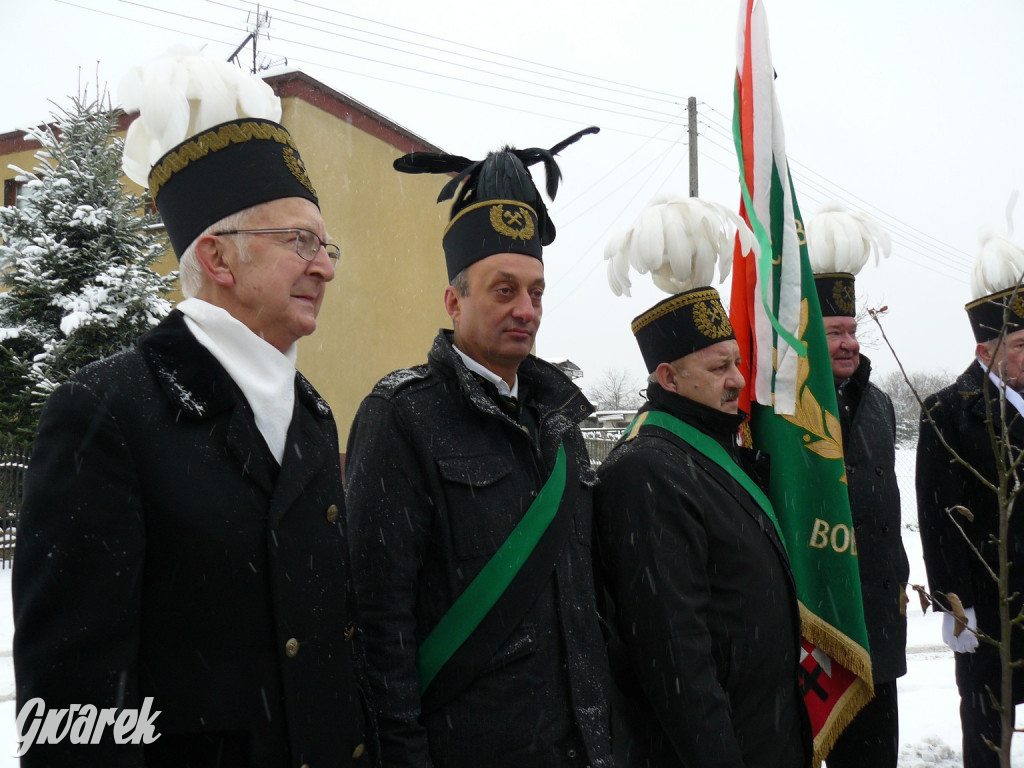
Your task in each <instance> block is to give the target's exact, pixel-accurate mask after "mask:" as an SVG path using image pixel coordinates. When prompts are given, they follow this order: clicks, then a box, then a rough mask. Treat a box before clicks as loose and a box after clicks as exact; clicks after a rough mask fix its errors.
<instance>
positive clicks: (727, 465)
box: [626, 411, 786, 549]
mask: <svg viewBox="0 0 1024 768" xmlns="http://www.w3.org/2000/svg"><path fill="white" fill-rule="evenodd" d="M644 424H650V425H651V426H652V427H661V428H662V429H664V430H665V431H667V432H671V433H672V434H673V435H675V436H676V437H678V438H679V439H680V440H682V441H683V442H685V443H688V444H689V445H691V446H693V447H694V448H695V449H696V450H697V451H699V452H700V453H702V454H703V455H704V456H705V457H707V458H708V459H710V460H711V461H713V462H715V464H717V465H718V466H720V467H721V468H722V469H724V470H725V471H726V472H728V473H729V476H730V477H732V479H733V480H735V481H736V482H737V483H739V484H740V485H741V486H743V490H745V491H746V492H747V493H749V494H750V495H751V497H753V499H754V501H756V502H757V503H758V506H760V507H761V510H762V511H763V512H764V513H765V514H766V515H767V516H768V519H769V520H771V521H772V524H773V525H774V526H775V532H776V533H777V534H778V536H779V541H780V542H781V543H782V548H783V549H786V540H785V539H784V538H783V537H782V529H781V528H779V521H778V519H777V518H776V517H775V509H774V508H773V507H772V502H771V500H770V499H769V498H768V496H767V495H766V494H765V492H764V491H762V490H761V489H760V488H759V487H758V485H757V483H755V482H754V481H753V480H752V479H751V477H750V475H748V474H747V473H746V472H744V471H743V468H742V467H740V465H739V464H737V463H736V460H735V459H733V457H732V456H730V455H729V452H728V451H727V450H725V448H723V447H722V446H721V444H720V443H719V442H718V441H717V440H715V439H714V438H712V437H709V436H708V435H706V434H704V433H703V432H701V431H700V430H699V429H697V428H696V427H694V426H692V425H690V424H687V423H686V422H685V421H683V420H682V419H679V418H677V417H675V416H673V415H672V414H670V413H665V412H664V411H644V412H643V413H642V414H640V415H639V416H637V417H636V418H635V419H634V420H633V423H632V424H630V425H629V429H628V430H627V432H626V434H630V435H631V434H633V433H634V431H635V430H637V429H639V428H640V427H642V426H643V425H644Z"/></svg>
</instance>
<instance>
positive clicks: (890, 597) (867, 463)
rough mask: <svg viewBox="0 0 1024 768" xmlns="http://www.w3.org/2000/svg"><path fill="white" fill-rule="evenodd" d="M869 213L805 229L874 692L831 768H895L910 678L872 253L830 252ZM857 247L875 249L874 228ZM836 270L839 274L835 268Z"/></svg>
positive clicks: (903, 559)
mask: <svg viewBox="0 0 1024 768" xmlns="http://www.w3.org/2000/svg"><path fill="white" fill-rule="evenodd" d="M865 222H867V223H868V224H871V223H872V222H869V221H868V220H867V219H866V218H865V216H864V214H850V213H848V212H846V211H843V210H841V209H839V208H837V207H830V208H828V209H826V210H825V211H823V212H822V213H819V214H818V215H817V216H815V217H814V218H812V219H811V220H810V221H809V222H808V225H807V232H808V257H809V259H810V263H811V268H812V269H813V270H814V272H815V275H814V287H815V291H816V293H817V295H818V302H819V304H820V305H821V314H822V320H823V321H824V324H825V339H826V341H827V342H828V353H829V357H830V358H831V361H832V376H833V379H834V381H835V386H836V402H837V404H838V406H839V421H840V425H841V427H842V434H843V455H844V457H845V461H846V482H847V486H848V488H849V496H850V512H851V514H852V516H853V527H854V533H855V538H856V552H857V565H858V568H859V571H860V587H861V597H862V601H863V605H864V623H865V626H866V628H867V632H868V645H869V647H870V649H871V674H872V678H873V680H874V686H875V695H874V697H873V698H872V699H871V701H869V702H868V703H867V704H866V705H865V706H864V707H863V708H862V709H861V710H860V711H859V712H858V713H857V715H856V717H854V719H853V721H852V722H851V723H850V724H849V725H848V726H846V728H845V729H843V732H842V733H841V734H840V735H839V738H838V739H837V740H836V743H835V745H834V746H833V747H832V750H831V751H830V752H829V754H828V757H827V758H826V764H827V766H828V768H858V767H859V766H866V765H870V766H872V768H874V767H875V766H877V768H896V764H897V762H898V759H899V746H900V741H899V711H898V707H897V692H896V679H897V678H899V677H901V676H903V675H905V674H906V673H907V658H906V645H907V617H906V608H905V604H906V599H905V592H904V585H905V584H906V583H907V579H909V578H910V564H909V561H908V560H907V553H906V551H905V550H904V549H903V537H902V530H903V524H902V522H903V521H902V518H901V513H900V490H899V486H898V485H897V482H896V415H895V412H894V410H893V406H892V400H891V399H890V398H889V396H888V395H887V394H885V393H884V392H883V391H882V390H880V389H879V388H878V387H876V386H875V385H874V384H873V383H872V382H871V381H870V376H871V361H870V360H868V358H867V357H866V356H864V355H862V354H861V353H860V343H859V342H858V341H857V316H856V315H857V311H856V300H855V299H856V293H855V275H856V274H857V272H858V271H859V270H860V268H861V266H862V265H863V264H864V262H865V261H866V260H867V257H868V256H869V253H870V249H869V248H865V247H863V246H860V250H859V251H858V245H857V243H856V242H855V243H852V244H850V246H851V247H850V248H848V249H847V253H849V252H851V251H852V252H854V253H857V255H858V256H859V258H857V259H855V260H853V261H850V262H847V263H845V264H841V265H840V264H837V262H836V260H835V258H834V254H833V253H831V252H830V249H833V248H835V243H836V242H837V241H839V242H841V238H842V233H845V232H855V233H860V232H861V231H862V230H863V226H864V225H865ZM864 231H865V232H866V234H865V236H864V237H861V238H860V243H864V244H867V243H870V238H869V236H868V234H867V232H868V231H867V230H864ZM837 267H838V269H837Z"/></svg>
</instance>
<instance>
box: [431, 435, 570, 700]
mask: <svg viewBox="0 0 1024 768" xmlns="http://www.w3.org/2000/svg"><path fill="white" fill-rule="evenodd" d="M565 465H566V458H565V446H564V445H559V446H558V456H557V457H556V459H555V466H554V468H553V469H552V470H551V475H550V476H549V477H548V479H547V481H545V483H544V487H543V488H541V489H540V492H539V493H538V494H537V498H535V499H534V500H533V503H532V504H530V508H529V509H527V510H526V514H525V515H523V519H522V520H520V521H519V524H518V525H517V526H516V527H515V529H513V531H512V533H510V534H509V536H508V538H507V539H506V540H505V543H504V544H502V545H501V547H500V548H499V549H498V551H497V552H495V553H494V556H493V557H491V559H490V560H488V561H487V564H486V565H485V566H484V567H483V568H482V569H481V570H480V573H478V574H477V575H476V578H474V579H473V581H471V582H470V584H469V586H468V587H466V589H465V590H464V591H463V592H462V594H461V595H459V597H458V598H457V599H456V600H455V602H454V603H453V604H452V606H451V608H449V609H448V611H447V612H446V613H445V615H444V616H442V617H441V620H440V621H439V622H438V623H437V626H435V627H434V628H433V629H432V630H431V631H430V634H429V635H427V637H426V639H425V640H424V641H423V642H422V643H420V647H419V651H418V652H417V654H416V667H417V669H418V670H419V676H420V695H422V694H423V693H424V692H425V691H426V690H427V687H428V686H429V685H430V683H431V681H432V680H433V679H434V677H435V676H436V675H437V673H438V672H439V671H440V670H441V667H443V666H444V665H445V663H447V661H448V659H450V658H451V657H452V655H453V654H454V653H455V652H456V651H457V650H458V649H459V648H460V647H461V646H462V644H463V643H464V642H466V639H467V638H468V637H469V636H470V635H471V634H472V633H473V630H475V629H476V628H477V627H478V626H479V625H480V622H481V621H483V620H484V617H485V616H486V615H487V613H488V611H490V610H491V608H492V607H494V604H495V603H496V602H497V600H498V598H500V597H501V595H502V593H504V591H505V590H506V589H507V588H508V585H509V584H511V583H512V580H513V579H514V578H515V576H516V574H517V573H519V571H520V569H521V568H522V567H523V563H525V562H526V560H527V558H528V557H529V556H530V553H531V552H533V550H534V548H535V547H536V546H537V542H538V541H540V538H541V536H543V535H544V532H545V531H546V530H547V529H548V526H549V525H550V524H551V521H552V520H553V519H554V517H555V513H556V512H557V511H558V507H559V504H560V503H561V501H562V494H563V493H564V492H565V478H566V470H565Z"/></svg>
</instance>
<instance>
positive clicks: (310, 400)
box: [270, 374, 341, 525]
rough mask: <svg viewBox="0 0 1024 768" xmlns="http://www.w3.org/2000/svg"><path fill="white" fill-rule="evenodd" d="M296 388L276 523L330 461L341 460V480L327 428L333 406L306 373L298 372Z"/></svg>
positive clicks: (274, 505)
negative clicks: (311, 382)
mask: <svg viewBox="0 0 1024 768" xmlns="http://www.w3.org/2000/svg"><path fill="white" fill-rule="evenodd" d="M295 389H296V393H295V394H296V397H295V407H294V409H293V410H292V423H291V424H290V425H289V427H288V437H287V438H286V439H285V444H284V459H283V461H282V463H281V471H280V474H279V475H278V478H277V485H276V487H275V488H274V495H273V498H272V499H271V502H270V519H271V522H272V523H273V524H275V525H276V524H277V523H278V522H279V521H280V520H281V518H282V517H283V516H284V515H285V514H286V513H287V512H288V510H289V509H290V508H291V506H292V505H293V504H294V503H295V501H296V499H297V498H298V497H299V496H300V495H301V494H302V492H303V491H304V490H305V489H306V487H307V486H308V485H309V482H310V481H311V480H312V479H313V478H314V477H316V476H317V474H319V473H320V471H321V470H322V468H323V466H324V464H325V463H326V462H328V461H334V462H335V463H338V473H339V482H340V473H341V464H340V457H339V455H338V451H337V448H336V447H335V445H332V443H331V440H330V439H329V434H330V430H329V429H325V427H324V422H328V423H329V422H330V420H331V419H332V418H333V416H332V414H331V409H330V408H329V407H328V405H327V403H326V402H325V401H324V399H323V398H322V397H320V395H319V394H317V392H316V390H315V389H313V386H312V385H311V384H310V383H309V382H308V381H306V379H305V377H304V376H303V375H302V374H297V375H296V379H295Z"/></svg>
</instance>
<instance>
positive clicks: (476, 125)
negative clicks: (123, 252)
mask: <svg viewBox="0 0 1024 768" xmlns="http://www.w3.org/2000/svg"><path fill="white" fill-rule="evenodd" d="M160 5H165V4H162V3H161V4H158V3H157V2H156V0H139V2H123V1H118V0H82V2H81V3H80V4H77V3H71V2H58V1H57V0H34V2H31V3H27V2H17V1H16V0H0V7H2V8H3V12H2V18H3V20H4V27H5V31H6V35H5V46H4V48H5V54H6V60H7V61H8V63H9V64H8V70H7V71H8V77H7V78H6V82H5V84H4V86H3V98H2V99H0V133H3V132H6V131H8V130H13V129H15V128H18V127H22V126H24V125H27V124H30V123H37V122H40V121H41V120H43V119H45V118H46V117H47V115H48V114H49V112H50V110H51V109H52V105H50V104H49V103H48V101H49V100H53V101H57V102H58V103H61V102H64V101H65V100H66V97H67V95H68V94H71V93H74V92H75V91H76V89H77V88H78V86H79V82H80V81H81V83H82V84H85V83H88V84H89V85H90V87H92V86H93V84H94V83H95V82H96V80H97V74H96V73H97V66H98V68H99V81H100V82H101V83H104V82H109V83H110V85H111V88H112V90H113V91H114V96H115V101H116V84H117V82H118V80H119V79H120V77H121V75H122V74H123V73H124V71H125V70H126V69H127V68H128V67H129V66H131V65H133V64H135V63H139V62H143V61H146V60H148V59H150V58H152V57H153V56H155V55H157V54H159V53H160V52H162V51H164V50H166V49H167V48H169V47H170V46H172V45H175V44H185V45H192V46H205V51H206V52H207V53H209V54H210V55H212V56H217V57H223V58H226V57H227V56H228V55H229V54H230V53H231V52H232V51H233V50H234V49H235V48H236V47H237V46H238V45H239V44H240V43H241V42H242V41H243V39H244V38H245V36H246V32H247V22H251V21H252V18H253V16H254V13H253V12H254V11H255V7H256V6H255V4H254V3H248V2H243V1H242V0H223V2H213V1H212V0H177V2H175V3H173V4H166V5H167V7H173V8H174V11H165V10H160V9H159V6H160ZM260 7H261V8H263V9H267V10H268V11H269V15H270V26H269V30H268V34H269V39H261V40H260V42H259V49H260V52H261V60H262V62H263V63H265V64H271V63H276V64H282V63H284V62H285V60H287V64H288V66H290V67H295V68H300V69H302V70H304V71H306V72H308V73H309V74H311V75H313V76H314V77H316V78H318V79H320V80H322V81H323V82H325V83H326V84H327V85H329V86H331V87H332V88H335V89H336V90H339V91H342V92H344V93H347V94H349V95H350V96H352V97H353V98H355V99H358V100H359V101H361V102H363V103H364V104H366V105H367V106H369V107H371V108H372V109H375V110H377V111H378V112H380V113H382V114H383V115H385V116H386V117H388V118H390V119H391V120H393V121H395V122H397V123H399V124H401V125H403V126H405V127H406V128H408V129H409V130H411V131H413V132H414V133H416V134H418V135H420V136H422V137H423V138H425V139H427V140H428V141H430V142H432V143H434V144H436V145H439V146H441V147H442V148H444V149H446V150H448V151H451V152H454V153H457V154H461V155H466V156H468V157H474V158H476V157H481V156H482V155H483V154H484V153H486V152H487V151H488V150H489V149H494V148H497V147H498V146H500V145H501V144H503V143H512V144H514V145H516V146H520V147H525V146H545V147H546V146H550V145H552V144H554V143H556V142H557V141H559V140H560V139H562V138H564V137H565V136H567V135H569V134H570V133H573V132H574V131H576V130H578V129H580V128H582V127H585V126H587V125H592V124H593V125H598V126H600V127H601V129H602V131H601V133H600V134H599V135H597V136H588V137H586V138H584V139H583V140H581V141H580V142H579V143H578V144H576V145H574V146H573V147H571V148H569V149H567V150H565V152H564V154H563V155H562V159H561V167H562V170H563V173H564V180H563V184H562V187H561V189H560V190H559V195H558V198H557V200H556V201H555V203H554V204H553V205H551V206H550V210H551V213H552V218H553V220H554V221H555V223H556V225H557V227H558V238H557V240H556V241H555V242H554V243H553V244H552V245H551V246H550V247H549V248H547V249H545V264H546V271H547V280H548V291H547V294H546V296H545V314H544V321H543V325H542V328H541V331H540V335H539V341H538V352H539V354H540V355H541V356H542V357H545V358H548V359H561V358H570V359H572V360H573V361H574V362H576V363H577V364H579V365H580V366H581V367H582V368H583V369H584V371H585V372H586V374H587V377H586V378H585V379H584V381H583V385H584V388H586V387H587V386H588V384H589V383H593V382H594V380H595V379H597V378H598V377H599V375H600V374H601V372H602V371H604V370H605V369H607V368H609V367H625V368H628V369H630V370H631V371H635V373H636V375H637V377H638V378H639V377H640V376H641V375H642V374H643V373H644V370H643V364H642V360H641V358H640V355H639V352H638V351H637V349H636V345H635V342H634V341H633V338H632V335H631V333H630V330H629V321H630V320H631V318H632V317H634V316H635V315H637V314H639V313H640V312H642V311H643V310H645V309H646V308H647V307H648V306H650V305H651V304H653V303H654V302H656V301H658V300H660V299H661V298H663V297H664V294H661V293H659V292H658V291H657V290H656V289H655V288H654V287H653V286H651V285H650V284H649V282H647V278H643V277H637V280H636V281H635V284H636V285H637V290H635V291H634V294H633V297H632V298H619V297H615V296H613V295H612V293H611V291H610V289H609V288H608V284H607V281H606V278H605V270H604V262H603V250H604V246H605V243H606V242H607V241H608V239H609V238H610V236H611V235H612V234H614V233H615V232H618V231H620V230H622V229H625V228H626V227H628V226H629V225H630V223H631V222H632V221H633V219H634V218H635V217H636V214H637V213H638V212H639V211H640V209H641V208H642V207H643V206H644V205H645V204H646V203H647V202H648V201H649V200H650V199H651V197H652V196H653V195H655V194H657V193H659V192H672V193H678V194H686V192H687V183H688V182H687V179H688V169H687V153H688V149H687V145H686V99H687V97H689V96H694V97H696V98H697V100H698V112H699V121H700V138H699V139H698V148H699V175H700V194H701V196H702V197H707V198H709V199H712V200H716V201H718V202H721V203H724V204H727V205H730V206H733V207H736V206H737V203H738V200H739V187H738V184H737V181H736V179H737V170H736V168H737V165H736V159H735V150H734V147H733V141H732V136H731V121H732V95H733V81H734V76H735V63H736V27H737V18H738V11H739V2H738V0H736V1H735V2H734V1H733V0H713V1H712V0H673V1H671V2H669V1H667V0H666V1H664V2H663V1H662V0H651V1H647V0H636V2H632V3H622V2H607V1H606V0H596V1H592V2H586V3H583V2H577V1H576V0H563V1H562V2H553V1H552V0H547V1H546V2H537V1H535V0H521V1H520V2H518V3H514V4H480V3H473V4H470V3H465V2H455V1H454V0H435V1H434V2H432V3H423V2H412V0H388V1H387V2H383V3H354V2H349V3H337V2H332V0H312V1H311V2H299V0H271V2H270V3H268V4H262V5H261V6H260ZM765 8H766V11H767V15H768V22H769V25H770V30H771V43H772V52H773V58H774V64H775V69H776V72H777V75H778V79H777V81H776V84H777V89H778V95H779V101H780V104H781V109H782V115H783V119H784V122H785V128H786V141H787V150H788V155H789V158H790V162H791V164H792V170H793V174H794V183H795V185H796V194H797V199H798V202H799V204H800V206H801V208H802V210H803V213H804V216H805V218H809V217H810V216H811V215H812V214H813V213H814V212H815V211H816V210H817V209H818V208H819V207H820V206H821V205H822V204H824V203H826V202H828V201H832V200H838V201H841V202H844V203H845V204H847V205H848V206H849V207H851V208H853V209H859V210H866V211H868V212H869V213H871V214H873V215H874V216H876V218H878V219H879V221H880V222H881V223H882V224H883V225H884V226H885V227H886V228H887V229H888V231H889V233H890V235H891V236H892V239H893V253H892V256H891V257H890V259H889V260H888V261H886V262H883V263H882V264H881V265H879V266H878V267H875V266H874V265H873V264H869V265H868V266H866V267H865V268H864V271H863V272H862V273H861V276H860V278H859V279H858V299H859V300H861V302H862V303H867V304H868V305H870V306H872V307H881V306H888V308H889V311H888V313H887V314H886V316H885V318H884V320H883V323H884V328H885V332H886V334H887V335H888V336H889V337H890V340H891V341H892V344H893V346H894V347H895V348H896V351H897V353H898V354H899V356H900V359H901V360H902V361H903V363H904V365H905V366H906V367H907V368H908V369H909V370H912V371H917V370H921V371H936V370H946V371H949V372H951V373H952V372H958V371H959V370H961V369H963V368H964V367H965V366H966V364H967V363H968V362H969V360H970V358H971V356H972V354H973V346H974V344H973V340H972V337H971V334H970V331H969V326H968V323H967V319H966V316H965V314H964V311H963V305H964V303H965V302H967V301H968V300H969V299H970V294H969V290H970V289H969V283H968V275H969V271H970V268H971V265H972V263H973V260H974V255H975V253H976V252H977V248H978V243H979V235H980V234H981V233H983V232H985V231H995V232H998V233H1000V234H1006V230H1007V222H1006V216H1005V208H1006V203H1007V201H1008V199H1009V197H1010V194H1011V192H1012V191H1013V190H1014V189H1016V188H1018V187H1019V186H1020V185H1021V181H1022V179H1024V150H1022V143H1021V140H1020V138H1019V136H1020V131H1021V126H1022V125H1024V119H1022V118H1024V109H1022V98H1024V97H1022V96H1021V93H1022V88H1021V84H1022V83H1024V56H1021V54H1020V35H1021V31H1022V30H1024V3H1020V2H1019V0H983V2H979V3H974V4H966V3H963V2H953V1H952V0H899V1H897V2H893V0H860V2H857V3H835V2H829V3H811V2H807V0H799V1H798V0H765ZM336 9H341V10H336ZM245 55H246V57H247V60H251V55H252V54H251V48H249V49H247V53H246V54H245ZM97 62H98V64H97ZM382 172H384V173H391V172H392V171H391V170H390V169H382ZM538 173H539V174H540V175H541V176H542V172H541V171H539V170H538ZM535 178H538V177H537V176H535ZM538 180H539V179H538ZM1022 207H1024V205H1022ZM1016 218H1017V220H1018V232H1017V234H1016V235H1015V236H1014V238H1013V239H1014V240H1016V241H1017V242H1021V243H1024V211H1022V212H1020V214H1019V215H1018V216H1017V217H1016ZM361 257H365V258H369V259H372V258H374V257H375V254H373V253H368V254H362V255H361ZM438 258H441V256H440V247H438ZM339 279H341V280H344V276H343V275H341V276H340V277H339ZM718 287H719V289H720V290H722V291H723V293H724V296H725V298H726V301H728V291H729V284H728V283H727V284H725V285H724V286H718ZM352 290H360V286H352ZM441 294H442V286H438V287H437V295H438V301H439V302H440V300H441ZM865 300H866V302H865ZM869 336H871V337H874V338H873V341H872V342H871V343H872V348H870V349H868V354H869V355H870V356H871V357H872V360H873V362H874V365H875V368H876V369H877V370H880V371H882V372H885V371H888V370H892V369H893V368H894V367H895V361H894V359H893V357H892V354H891V353H890V352H889V351H888V349H887V348H885V347H884V346H882V345H881V342H880V339H878V335H877V333H874V334H870V335H869ZM425 354H426V350H424V356H425Z"/></svg>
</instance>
